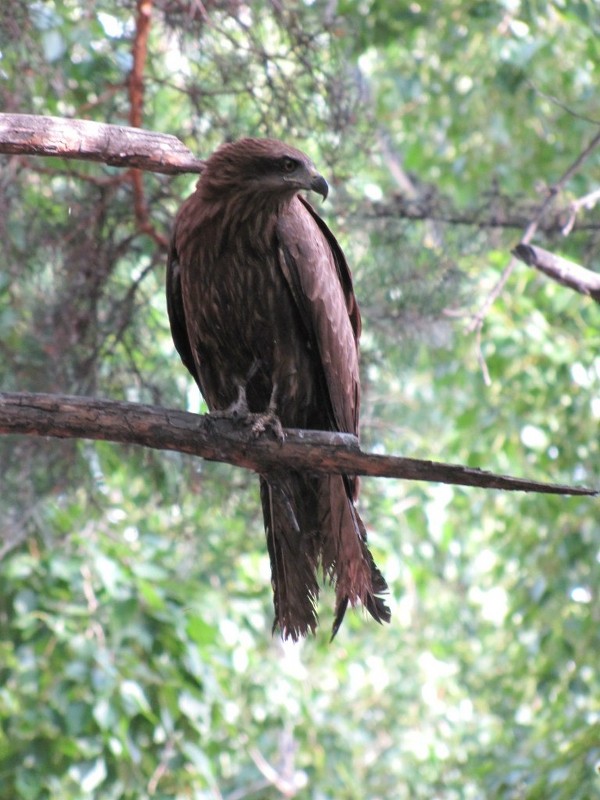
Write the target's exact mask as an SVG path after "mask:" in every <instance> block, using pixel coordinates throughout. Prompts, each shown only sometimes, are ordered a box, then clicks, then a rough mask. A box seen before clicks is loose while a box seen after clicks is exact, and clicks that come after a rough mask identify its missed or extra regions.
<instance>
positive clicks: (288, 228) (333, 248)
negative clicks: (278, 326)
mask: <svg viewBox="0 0 600 800" xmlns="http://www.w3.org/2000/svg"><path fill="white" fill-rule="evenodd" d="M277 237H278V240H279V261H280V266H281V269H282V272H283V274H284V276H285V278H286V281H287V283H288V286H289V288H290V291H291V293H292V296H293V297H294V301H295V303H296V306H297V307H298V311H299V312H300V317H301V319H302V320H303V323H304V326H305V329H306V332H307V335H308V336H309V338H310V340H311V344H312V345H313V347H314V348H315V350H316V352H317V353H318V354H319V358H320V362H321V366H322V369H323V373H324V376H325V383H326V387H327V391H328V394H329V400H330V403H331V407H332V411H333V422H334V423H335V426H336V428H337V429H338V430H340V431H347V432H349V433H355V434H358V413H359V403H360V384H359V372H358V336H359V334H360V314H359V312H358V306H357V303H356V300H355V298H354V291H353V289H352V278H351V275H350V270H349V268H348V265H347V263H346V260H345V258H344V256H343V253H342V251H341V248H340V246H339V245H338V243H337V241H336V239H335V237H334V236H333V234H332V233H331V231H330V230H329V229H328V228H327V226H326V225H325V223H324V222H323V220H321V219H320V217H319V216H318V215H317V214H316V212H315V211H314V209H313V208H312V207H311V206H310V205H309V203H307V202H306V201H305V200H302V199H300V198H295V199H294V200H293V201H292V202H291V203H290V205H289V207H288V210H287V211H286V212H285V213H282V214H280V216H279V218H278V223H277Z"/></svg>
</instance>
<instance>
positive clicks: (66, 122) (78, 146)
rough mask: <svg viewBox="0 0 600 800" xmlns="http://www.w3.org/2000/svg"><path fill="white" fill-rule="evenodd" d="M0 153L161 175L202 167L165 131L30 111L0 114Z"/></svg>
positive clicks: (198, 170) (193, 170)
mask: <svg viewBox="0 0 600 800" xmlns="http://www.w3.org/2000/svg"><path fill="white" fill-rule="evenodd" d="M0 153H8V154H21V155H33V156H58V157H60V158H73V159H77V160H79V161H100V162H102V163H104V164H108V165H109V166H112V167H137V168H138V169H144V170H149V171H151V172H162V173H166V174H175V173H183V172H195V173H199V172H202V168H203V166H204V162H203V161H202V160H201V159H198V158H196V157H195V156H194V155H193V154H192V153H191V152H190V150H188V148H187V147H186V146H185V145H184V144H183V143H182V142H180V141H179V139H177V138H176V137H175V136H171V135H169V134H166V133H156V132H154V131H146V130H143V129H141V128H129V127H126V126H124V125H123V126H121V125H107V124H105V123H101V122H91V121H90V120H83V119H63V118H61V117H40V116H35V115H33V114H0Z"/></svg>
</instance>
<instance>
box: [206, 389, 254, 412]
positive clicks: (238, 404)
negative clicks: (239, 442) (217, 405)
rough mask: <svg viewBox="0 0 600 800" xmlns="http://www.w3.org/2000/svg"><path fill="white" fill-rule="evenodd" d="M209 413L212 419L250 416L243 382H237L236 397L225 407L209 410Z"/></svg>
mask: <svg viewBox="0 0 600 800" xmlns="http://www.w3.org/2000/svg"><path fill="white" fill-rule="evenodd" d="M210 415H211V417H212V418H213V419H244V418H246V417H248V416H251V414H250V412H249V410H248V401H247V399H246V386H245V385H244V384H243V383H238V396H237V399H236V400H234V401H233V403H231V404H230V405H228V406H227V408H222V409H217V410H216V411H211V412H210Z"/></svg>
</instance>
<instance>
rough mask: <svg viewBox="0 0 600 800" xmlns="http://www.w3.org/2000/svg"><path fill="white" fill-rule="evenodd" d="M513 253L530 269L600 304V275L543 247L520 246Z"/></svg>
mask: <svg viewBox="0 0 600 800" xmlns="http://www.w3.org/2000/svg"><path fill="white" fill-rule="evenodd" d="M512 252H513V255H514V256H515V257H516V258H518V259H519V260H520V261H524V262H525V264H527V265H528V266H530V267H535V268H536V269H538V270H539V271H540V272H543V273H544V274H545V275H548V277H550V278H552V280H555V281H557V282H558V283H561V284H562V285H563V286H567V287H568V288H569V289H575V291H576V292H580V293H581V294H585V295H589V296H590V297H592V298H593V299H594V300H595V301H596V302H597V303H600V273H598V272H592V270H589V269H586V268H585V267H582V266H581V265H580V264H576V263H575V262H574V261H568V260H567V259H566V258H562V257H561V256H556V255H554V253H550V252H549V251H548V250H544V249H543V248H542V247H534V246H533V245H530V244H519V245H517V246H516V247H515V249H514V250H513V251H512Z"/></svg>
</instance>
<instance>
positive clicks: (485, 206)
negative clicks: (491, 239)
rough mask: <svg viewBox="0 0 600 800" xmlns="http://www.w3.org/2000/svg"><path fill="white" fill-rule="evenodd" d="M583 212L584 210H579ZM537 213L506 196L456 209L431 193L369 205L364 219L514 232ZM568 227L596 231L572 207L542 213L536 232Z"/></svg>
mask: <svg viewBox="0 0 600 800" xmlns="http://www.w3.org/2000/svg"><path fill="white" fill-rule="evenodd" d="M583 207H584V208H585V206H583ZM538 210H539V203H537V204H536V203H534V202H532V201H530V200H526V199H523V200H520V201H517V200H515V198H514V197H508V196H506V195H487V196H484V197H483V198H482V200H481V205H479V206H477V207H473V208H464V209H463V208H457V207H456V206H455V205H454V204H453V203H452V202H451V201H450V200H449V199H448V198H447V197H443V196H442V195H439V194H437V193H436V192H431V193H429V194H427V193H425V194H424V195H423V196H422V197H418V198H407V197H403V196H402V195H395V196H394V197H393V198H392V199H391V200H389V201H385V202H376V203H372V204H371V210H370V211H367V212H366V214H365V216H366V217H367V218H368V217H372V218H375V219H408V220H421V221H432V222H441V223H445V224H447V225H455V226H456V225H461V226H466V227H471V228H515V229H518V230H523V229H524V228H527V226H528V225H529V224H530V223H531V220H532V219H533V218H534V217H535V215H536V212H537V211H538ZM567 224H569V225H570V226H571V228H572V229H573V230H598V229H599V228H600V224H599V223H598V222H597V221H593V222H581V221H579V220H576V218H575V216H574V213H573V206H572V203H569V204H566V205H563V206H559V205H556V206H555V207H553V208H549V209H547V210H546V211H545V213H544V214H543V216H542V217H541V219H540V220H539V223H538V226H537V229H538V230H540V231H542V232H544V233H547V234H549V233H558V234H561V235H562V234H563V232H564V230H565V226H566V225H567Z"/></svg>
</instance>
